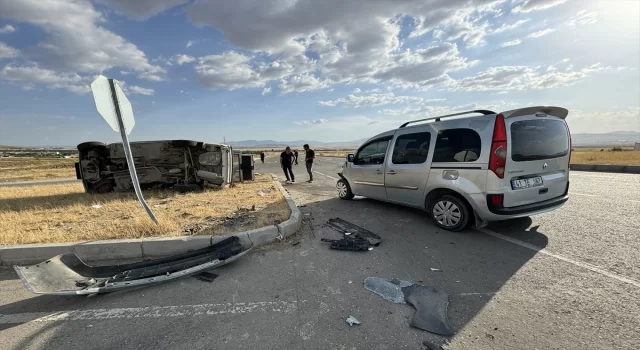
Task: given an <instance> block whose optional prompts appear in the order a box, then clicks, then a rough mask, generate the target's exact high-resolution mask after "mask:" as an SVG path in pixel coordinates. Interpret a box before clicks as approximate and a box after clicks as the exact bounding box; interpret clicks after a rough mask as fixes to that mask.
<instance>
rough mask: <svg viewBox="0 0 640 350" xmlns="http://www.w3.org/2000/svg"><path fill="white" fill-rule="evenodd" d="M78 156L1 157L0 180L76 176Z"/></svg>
mask: <svg viewBox="0 0 640 350" xmlns="http://www.w3.org/2000/svg"><path fill="white" fill-rule="evenodd" d="M76 161H77V159H76V158H68V159H65V158H32V157H2V158H0V182H10V181H30V180H45V179H56V178H65V177H76V170H75V168H74V165H73V164H74V163H75V162H76Z"/></svg>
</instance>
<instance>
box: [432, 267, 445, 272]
mask: <svg viewBox="0 0 640 350" xmlns="http://www.w3.org/2000/svg"><path fill="white" fill-rule="evenodd" d="M430 270H431V271H436V272H442V270H440V269H436V268H433V267H432V268H430Z"/></svg>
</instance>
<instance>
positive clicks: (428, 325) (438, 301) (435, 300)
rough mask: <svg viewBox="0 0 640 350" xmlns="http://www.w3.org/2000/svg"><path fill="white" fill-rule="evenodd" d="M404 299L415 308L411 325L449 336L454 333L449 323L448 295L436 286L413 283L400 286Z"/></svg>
mask: <svg viewBox="0 0 640 350" xmlns="http://www.w3.org/2000/svg"><path fill="white" fill-rule="evenodd" d="M402 293H404V298H405V300H406V301H407V302H408V303H409V304H411V305H413V307H415V308H416V313H415V314H414V315H413V320H411V327H415V328H419V329H422V330H425V331H428V332H432V333H436V334H440V335H444V336H449V335H453V334H455V331H454V330H453V328H452V327H451V326H450V325H449V320H448V318H447V308H448V306H449V295H448V294H447V293H445V292H443V291H440V290H438V289H436V288H433V287H429V286H423V285H420V284H414V285H411V286H408V287H404V288H402Z"/></svg>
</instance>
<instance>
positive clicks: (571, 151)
mask: <svg viewBox="0 0 640 350" xmlns="http://www.w3.org/2000/svg"><path fill="white" fill-rule="evenodd" d="M567 133H569V164H567V169H570V168H571V153H573V149H572V148H573V145H572V143H573V142H572V141H571V130H569V127H567Z"/></svg>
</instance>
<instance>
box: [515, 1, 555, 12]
mask: <svg viewBox="0 0 640 350" xmlns="http://www.w3.org/2000/svg"><path fill="white" fill-rule="evenodd" d="M566 1H567V0H525V1H524V2H523V3H522V4H521V5H520V6H518V7H516V8H514V9H513V10H512V11H513V12H531V11H539V10H546V9H548V8H551V7H554V6H557V5H560V4H562V3H564V2H566Z"/></svg>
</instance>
